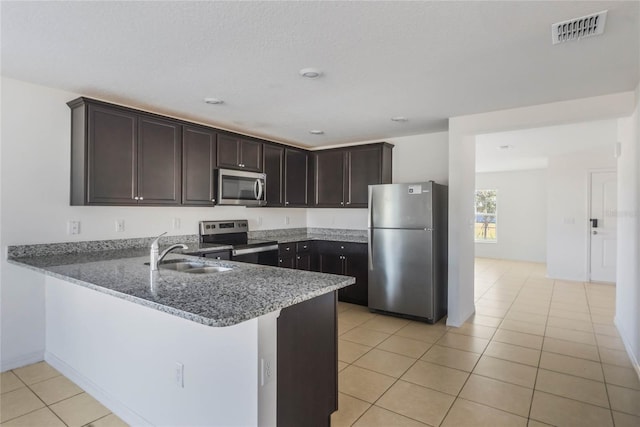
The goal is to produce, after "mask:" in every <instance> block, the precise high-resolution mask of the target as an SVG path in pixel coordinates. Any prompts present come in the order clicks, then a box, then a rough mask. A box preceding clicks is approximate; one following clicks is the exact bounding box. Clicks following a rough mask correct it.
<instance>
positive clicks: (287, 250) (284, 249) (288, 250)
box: [278, 242, 296, 256]
mask: <svg viewBox="0 0 640 427" xmlns="http://www.w3.org/2000/svg"><path fill="white" fill-rule="evenodd" d="M278 252H280V256H289V255H294V254H295V253H296V244H295V242H291V243H281V244H279V245H278Z"/></svg>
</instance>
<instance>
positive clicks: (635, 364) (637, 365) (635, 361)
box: [613, 316, 640, 379]
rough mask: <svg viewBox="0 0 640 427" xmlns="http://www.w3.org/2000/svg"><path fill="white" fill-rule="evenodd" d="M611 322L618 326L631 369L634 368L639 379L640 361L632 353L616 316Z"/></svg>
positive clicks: (631, 348)
mask: <svg viewBox="0 0 640 427" xmlns="http://www.w3.org/2000/svg"><path fill="white" fill-rule="evenodd" d="M613 323H614V324H615V325H616V328H618V332H620V338H621V339H622V343H623V344H624V349H625V350H626V351H627V355H628V356H629V359H630V360H631V364H632V365H633V369H635V371H636V374H637V375H638V379H640V361H638V358H637V357H636V355H635V354H634V353H633V347H631V344H630V343H629V341H628V340H627V334H626V331H625V330H624V328H623V327H622V326H621V325H620V322H618V316H615V317H614V318H613Z"/></svg>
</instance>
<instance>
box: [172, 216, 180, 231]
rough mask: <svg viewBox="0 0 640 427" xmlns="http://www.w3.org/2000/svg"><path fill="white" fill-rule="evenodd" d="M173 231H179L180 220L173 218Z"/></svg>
mask: <svg viewBox="0 0 640 427" xmlns="http://www.w3.org/2000/svg"><path fill="white" fill-rule="evenodd" d="M173 229H174V230H179V229H180V218H173Z"/></svg>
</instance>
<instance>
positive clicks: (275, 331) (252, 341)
mask: <svg viewBox="0 0 640 427" xmlns="http://www.w3.org/2000/svg"><path fill="white" fill-rule="evenodd" d="M73 245H74V244H70V245H63V247H62V248H61V247H58V246H56V245H33V246H28V247H10V248H9V262H11V263H13V264H16V265H19V266H22V267H26V268H30V269H32V270H35V271H37V272H39V273H43V274H45V275H46V280H45V286H46V290H45V292H46V302H45V304H46V322H47V323H46V324H47V337H46V353H45V359H46V360H47V362H49V363H50V364H51V365H52V366H54V367H55V368H56V369H58V370H60V371H61V372H62V373H64V374H65V375H67V376H68V377H69V378H71V379H72V380H73V381H75V382H77V383H78V384H79V385H80V386H82V387H83V388H85V389H86V390H88V391H89V392H91V394H93V395H94V396H95V397H97V398H98V399H99V400H101V401H102V402H103V403H104V404H105V405H106V406H108V407H109V408H110V409H112V410H113V411H114V412H115V413H116V414H118V415H119V416H120V417H121V418H123V419H124V420H125V421H127V422H129V423H131V424H135V425H227V426H231V425H243V426H244V425H276V424H277V425H284V426H286V425H296V424H297V425H300V424H299V423H300V422H301V421H302V420H303V418H301V417H303V416H304V417H305V418H304V419H305V420H306V421H307V422H308V421H309V420H312V419H315V420H317V421H316V423H318V424H324V423H326V424H325V425H328V423H329V417H330V414H331V412H333V411H334V410H335V409H336V408H337V383H336V381H337V356H336V352H337V346H336V326H337V325H336V291H337V290H338V289H340V288H343V287H345V286H349V285H350V284H353V283H354V279H353V278H350V277H345V276H338V275H330V274H322V273H316V272H309V271H300V270H291V269H282V268H275V267H269V266H261V265H252V264H245V263H237V262H231V261H216V260H208V259H202V258H197V257H188V256H185V255H181V254H170V255H168V256H167V260H171V259H178V258H181V259H182V258H184V259H186V260H191V261H197V262H200V263H205V264H207V265H210V266H217V267H224V268H228V269H229V270H227V271H224V272H218V273H210V274H189V273H184V272H180V271H172V270H166V269H160V270H159V271H155V272H151V271H150V269H149V266H148V265H145V262H148V261H149V258H148V247H124V248H118V249H113V248H109V245H106V246H107V250H93V251H90V250H89V251H88V250H86V249H87V248H84V249H85V250H82V245H81V244H80V243H79V244H76V245H77V247H76V248H75V250H71V249H73V248H72V247H73ZM98 246H99V245H98ZM92 249H95V247H93V248H92Z"/></svg>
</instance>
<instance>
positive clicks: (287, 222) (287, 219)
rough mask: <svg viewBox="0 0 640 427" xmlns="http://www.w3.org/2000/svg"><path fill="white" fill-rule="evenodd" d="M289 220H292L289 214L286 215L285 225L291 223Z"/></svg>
mask: <svg viewBox="0 0 640 427" xmlns="http://www.w3.org/2000/svg"><path fill="white" fill-rule="evenodd" d="M289 222H290V219H289V216H285V217H284V224H285V225H289Z"/></svg>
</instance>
